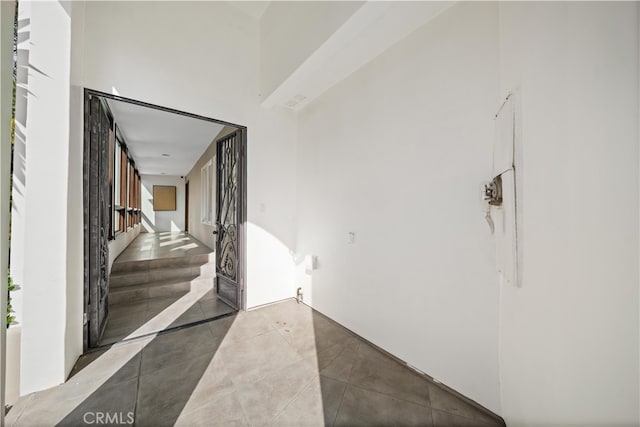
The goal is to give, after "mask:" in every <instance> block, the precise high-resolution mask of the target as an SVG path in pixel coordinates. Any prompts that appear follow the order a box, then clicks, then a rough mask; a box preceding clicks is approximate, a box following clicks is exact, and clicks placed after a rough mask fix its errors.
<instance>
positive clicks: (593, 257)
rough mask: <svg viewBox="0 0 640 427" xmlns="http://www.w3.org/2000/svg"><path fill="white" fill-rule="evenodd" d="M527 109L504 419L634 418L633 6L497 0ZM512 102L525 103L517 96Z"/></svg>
mask: <svg viewBox="0 0 640 427" xmlns="http://www.w3.org/2000/svg"><path fill="white" fill-rule="evenodd" d="M499 8H500V65H501V66H500V76H501V78H500V89H501V93H502V95H506V93H507V92H509V91H516V93H517V95H518V97H519V104H520V110H521V118H522V128H521V129H522V144H523V158H524V162H523V164H522V173H523V191H522V194H520V195H519V196H518V198H519V200H520V202H521V208H522V210H523V235H522V236H521V240H520V242H521V244H522V246H521V248H522V250H523V258H524V264H523V266H522V273H523V282H522V288H513V287H505V288H503V289H502V303H501V318H502V322H501V346H500V359H501V384H502V402H503V414H504V417H505V419H506V420H507V423H508V425H510V426H511V425H513V426H520V425H522V426H530V425H638V424H639V423H640V419H639V416H640V415H639V411H640V394H639V384H638V382H639V367H638V364H639V363H640V355H639V353H638V347H639V337H640V331H639V329H638V324H639V316H638V310H639V307H638V297H639V295H638V286H639V285H638V284H639V282H640V280H639V276H638V268H639V265H638V263H639V255H640V254H639V252H638V243H639V241H638V218H639V210H638V193H639V186H638V179H639V175H638V168H639V165H638V155H639V150H638V146H639V141H638V138H639V133H638V123H639V121H638V117H639V114H640V112H639V110H638V90H639V84H638V78H639V70H638V59H639V54H638V49H639V46H638V45H639V42H638V37H639V36H638V30H639V26H638V3H637V2H628V3H624V2H549V3H537V2H530V3H526V2H522V3H520V2H519V3H500V6H499ZM516 105H517V104H516Z"/></svg>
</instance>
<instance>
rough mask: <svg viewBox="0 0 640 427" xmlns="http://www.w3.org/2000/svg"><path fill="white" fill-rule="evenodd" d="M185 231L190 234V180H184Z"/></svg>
mask: <svg viewBox="0 0 640 427" xmlns="http://www.w3.org/2000/svg"><path fill="white" fill-rule="evenodd" d="M184 232H185V233H187V234H189V180H185V181H184Z"/></svg>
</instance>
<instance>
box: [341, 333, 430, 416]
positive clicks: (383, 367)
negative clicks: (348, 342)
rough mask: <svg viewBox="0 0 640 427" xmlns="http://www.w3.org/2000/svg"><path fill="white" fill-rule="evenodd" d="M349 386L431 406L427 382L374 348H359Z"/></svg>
mask: <svg viewBox="0 0 640 427" xmlns="http://www.w3.org/2000/svg"><path fill="white" fill-rule="evenodd" d="M357 353H358V355H357V358H356V360H355V362H354V365H353V369H352V371H351V376H350V377H349V383H351V384H353V385H355V386H358V387H361V388H366V389H368V390H373V391H377V392H379V393H384V394H388V395H390V396H394V397H397V398H399V399H404V400H408V401H411V402H414V403H418V404H421V405H428V404H429V388H428V385H429V383H428V381H427V380H426V379H424V378H423V377H421V376H419V375H418V374H416V373H414V372H412V371H410V370H409V369H407V368H406V367H405V366H402V365H400V364H399V363H398V362H396V361H395V360H393V359H391V358H390V357H388V356H386V355H384V354H383V353H381V352H379V351H378V350H376V349H374V348H373V347H371V346H369V345H367V344H362V345H360V346H359V347H358V352H357Z"/></svg>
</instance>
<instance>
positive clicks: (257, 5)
mask: <svg viewBox="0 0 640 427" xmlns="http://www.w3.org/2000/svg"><path fill="white" fill-rule="evenodd" d="M269 3H270V2H269V1H267V0H261V1H244V0H241V1H228V2H227V4H228V5H229V6H233V7H235V8H236V9H238V10H240V11H242V12H244V13H245V14H247V15H248V16H250V17H252V18H253V19H255V20H257V21H259V20H260V18H262V15H263V14H264V11H265V10H266V9H267V7H268V6H269Z"/></svg>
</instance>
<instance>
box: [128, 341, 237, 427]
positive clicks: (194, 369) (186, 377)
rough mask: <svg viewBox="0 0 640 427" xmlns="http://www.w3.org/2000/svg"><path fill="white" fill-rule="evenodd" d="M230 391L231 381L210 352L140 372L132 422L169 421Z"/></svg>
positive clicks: (219, 362) (153, 423)
mask: <svg viewBox="0 0 640 427" xmlns="http://www.w3.org/2000/svg"><path fill="white" fill-rule="evenodd" d="M230 393H233V384H232V382H231V380H230V378H229V376H228V375H227V372H226V369H225V368H224V364H223V363H222V361H220V360H219V358H218V357H215V355H214V354H213V353H210V354H205V355H203V356H199V357H195V358H190V359H187V360H183V361H181V362H178V363H174V364H172V365H168V366H164V367H162V368H160V369H158V370H156V371H152V372H147V373H143V375H141V377H140V389H139V395H138V406H137V414H136V425H141V426H161V425H172V424H173V423H174V422H175V421H176V420H177V419H178V418H179V417H180V414H182V413H183V412H185V413H187V412H195V411H199V410H200V409H202V408H205V407H207V406H209V404H210V403H211V401H214V400H216V398H217V397H219V396H222V395H227V394H230Z"/></svg>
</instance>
